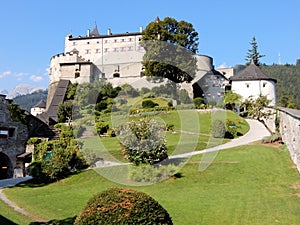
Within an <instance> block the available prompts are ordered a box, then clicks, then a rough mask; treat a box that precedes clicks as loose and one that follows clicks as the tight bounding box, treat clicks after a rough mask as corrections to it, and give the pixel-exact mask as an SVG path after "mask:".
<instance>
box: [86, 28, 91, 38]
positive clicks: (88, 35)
mask: <svg viewBox="0 0 300 225" xmlns="http://www.w3.org/2000/svg"><path fill="white" fill-rule="evenodd" d="M86 36H87V37H90V36H91V30H90V29H88V30H87V32H86Z"/></svg>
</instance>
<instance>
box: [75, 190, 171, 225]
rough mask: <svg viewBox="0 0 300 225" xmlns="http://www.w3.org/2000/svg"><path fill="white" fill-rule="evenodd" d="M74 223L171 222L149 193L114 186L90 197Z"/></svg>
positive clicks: (80, 224) (167, 214) (76, 224)
mask: <svg viewBox="0 0 300 225" xmlns="http://www.w3.org/2000/svg"><path fill="white" fill-rule="evenodd" d="M74 224H75V225H83V224H107V225H109V224H140V225H143V224H173V223H172V219H171V217H170V215H169V213H168V212H167V211H166V210H165V209H164V208H163V207H162V206H161V205H160V204H159V203H158V202H157V201H156V200H155V199H153V198H152V197H150V196H149V195H147V194H145V193H142V192H138V191H134V190H127V189H118V188H113V189H109V190H106V191H103V192H101V193H99V194H98V195H95V196H94V197H93V198H91V199H90V200H89V201H88V203H87V205H86V206H85V208H84V209H83V210H82V211H81V212H80V214H79V215H78V217H77V218H76V221H75V223H74Z"/></svg>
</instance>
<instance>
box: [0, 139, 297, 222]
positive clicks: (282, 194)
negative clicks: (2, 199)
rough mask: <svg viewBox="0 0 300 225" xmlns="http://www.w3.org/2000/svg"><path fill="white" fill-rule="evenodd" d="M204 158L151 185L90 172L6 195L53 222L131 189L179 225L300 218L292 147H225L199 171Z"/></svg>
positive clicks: (276, 220)
mask: <svg viewBox="0 0 300 225" xmlns="http://www.w3.org/2000/svg"><path fill="white" fill-rule="evenodd" d="M201 157H202V156H201V155H199V156H194V157H192V158H191V159H190V160H189V161H188V163H187V164H186V165H185V166H184V167H183V168H182V169H181V171H180V173H181V174H182V177H181V178H177V179H175V178H170V179H169V180H166V181H164V182H161V183H157V184H154V185H150V186H141V187H137V186H124V185H121V184H118V183H114V182H112V181H109V180H108V179H105V178H104V177H102V176H100V175H99V174H97V173H96V172H95V171H93V170H88V171H85V172H82V173H80V174H77V175H74V176H72V177H69V178H67V179H65V180H62V181H59V182H57V183H54V184H50V185H47V186H39V187H36V186H31V185H30V183H26V184H23V185H19V186H18V187H14V188H9V189H5V194H6V195H7V196H8V197H9V198H10V199H11V200H13V201H15V202H17V204H18V205H20V206H22V207H23V208H25V209H26V210H28V211H29V212H31V213H32V214H35V215H37V216H39V217H42V218H44V219H47V220H52V219H57V220H63V219H67V218H72V217H74V216H75V215H77V214H78V212H79V211H80V210H81V209H82V208H83V207H84V205H85V203H86V201H87V200H88V199H89V198H90V197H92V196H93V195H94V194H96V193H98V192H100V191H103V190H105V189H107V188H111V187H126V188H130V189H136V190H140V191H143V192H145V193H147V194H149V195H151V196H152V197H153V198H154V199H156V200H157V201H158V202H159V203H160V204H162V205H163V207H165V208H166V209H167V210H168V212H169V213H170V215H171V217H172V219H173V222H174V224H226V225H227V224H232V225H238V224H243V225H244V224H245V225H247V224H251V225H253V224H260V225H264V224H266V225H269V224H297V223H298V222H299V221H300V214H299V211H300V198H299V197H297V196H296V194H297V193H300V176H299V173H298V172H297V171H296V169H295V168H294V167H293V165H292V163H291V161H290V158H289V153H288V151H287V150H280V149H277V148H274V147H270V146H265V145H248V146H241V147H237V148H234V149H230V150H224V151H220V152H219V153H218V155H217V157H216V159H215V161H214V162H213V163H212V164H211V165H210V167H209V168H208V169H206V170H205V171H203V172H200V171H199V169H198V168H199V162H200V160H201ZM106 170H107V169H106ZM114 170H115V172H116V174H118V171H121V170H120V168H117V167H114V168H110V172H111V173H113V172H114ZM123 179H126V177H125V178H123ZM0 207H1V205H0ZM3 210H5V209H3ZM1 213H2V210H1ZM7 218H8V219H10V220H13V218H12V217H10V216H7ZM20 224H27V221H24V223H20Z"/></svg>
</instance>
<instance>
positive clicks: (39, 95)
mask: <svg viewBox="0 0 300 225" xmlns="http://www.w3.org/2000/svg"><path fill="white" fill-rule="evenodd" d="M47 94H48V90H38V91H35V92H32V93H30V94H26V95H19V96H17V97H15V98H13V103H14V104H17V105H19V106H20V107H21V108H22V109H25V110H26V111H28V112H30V109H31V108H32V107H33V106H34V105H36V104H37V103H38V102H39V101H41V100H44V101H46V100H47Z"/></svg>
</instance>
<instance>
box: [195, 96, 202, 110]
mask: <svg viewBox="0 0 300 225" xmlns="http://www.w3.org/2000/svg"><path fill="white" fill-rule="evenodd" d="M193 102H194V105H195V107H196V108H197V109H199V108H200V106H201V104H203V103H204V99H203V98H201V97H198V98H194V99H193Z"/></svg>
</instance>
